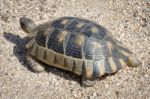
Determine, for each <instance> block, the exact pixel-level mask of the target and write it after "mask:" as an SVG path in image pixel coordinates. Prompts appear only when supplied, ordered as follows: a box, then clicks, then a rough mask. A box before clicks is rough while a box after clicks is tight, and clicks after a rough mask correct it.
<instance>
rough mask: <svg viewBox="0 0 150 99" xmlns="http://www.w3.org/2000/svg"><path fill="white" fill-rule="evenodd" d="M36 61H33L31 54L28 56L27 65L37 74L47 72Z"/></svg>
mask: <svg viewBox="0 0 150 99" xmlns="http://www.w3.org/2000/svg"><path fill="white" fill-rule="evenodd" d="M35 60H36V59H33V58H32V57H31V56H30V55H29V54H26V63H27V65H29V66H30V67H31V69H32V70H33V71H34V72H36V73H39V72H42V71H44V70H45V68H44V67H43V66H42V65H40V64H39V63H37V61H35Z"/></svg>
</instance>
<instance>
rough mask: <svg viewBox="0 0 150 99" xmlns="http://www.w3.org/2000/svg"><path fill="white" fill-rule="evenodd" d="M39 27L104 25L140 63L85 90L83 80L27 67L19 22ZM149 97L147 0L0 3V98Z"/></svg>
mask: <svg viewBox="0 0 150 99" xmlns="http://www.w3.org/2000/svg"><path fill="white" fill-rule="evenodd" d="M21 16H27V17H29V18H31V19H33V20H34V21H35V22H36V23H37V24H39V23H43V22H46V21H49V20H53V19H56V18H58V17H62V16H77V17H82V18H86V19H90V20H92V21H94V22H97V23H98V24H101V25H103V26H105V27H106V28H107V29H109V31H111V32H112V34H113V35H114V37H115V38H116V39H118V40H119V41H121V42H122V43H123V44H125V45H127V47H128V48H129V49H130V50H131V51H132V52H133V53H135V54H136V55H137V57H138V58H139V60H140V61H141V62H142V65H141V66H139V67H138V68H129V67H126V68H125V69H122V70H120V71H119V72H118V73H116V74H114V75H112V76H108V77H107V78H105V79H103V80H99V81H98V82H97V83H96V85H95V86H93V87H88V88H82V87H81V86H80V83H79V82H80V77H78V76H77V75H74V74H72V73H70V72H67V71H64V70H61V69H56V68H53V67H50V68H48V72H42V73H39V74H36V73H34V72H32V71H31V70H30V69H29V68H28V67H27V66H26V65H25V60H24V58H25V57H24V55H25V48H24V44H25V38H24V37H25V36H26V34H25V33H24V32H23V31H22V30H21V28H20V26H19V18H20V17H21ZM10 98H11V99H30V98H31V99H108V98H109V99H110V98H112V99H117V98H118V99H150V1H149V0H0V99H10Z"/></svg>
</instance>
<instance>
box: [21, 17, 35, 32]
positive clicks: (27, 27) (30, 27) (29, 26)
mask: <svg viewBox="0 0 150 99" xmlns="http://www.w3.org/2000/svg"><path fill="white" fill-rule="evenodd" d="M20 26H21V28H22V30H23V31H24V32H25V33H28V34H29V33H31V34H32V33H34V32H35V30H36V27H37V26H36V24H35V23H34V22H33V21H32V20H31V19H29V18H26V17H21V18H20Z"/></svg>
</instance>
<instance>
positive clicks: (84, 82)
mask: <svg viewBox="0 0 150 99" xmlns="http://www.w3.org/2000/svg"><path fill="white" fill-rule="evenodd" d="M95 84H96V78H95V77H92V78H87V76H86V70H85V68H84V67H83V70H82V79H81V86H83V87H91V86H93V85H95Z"/></svg>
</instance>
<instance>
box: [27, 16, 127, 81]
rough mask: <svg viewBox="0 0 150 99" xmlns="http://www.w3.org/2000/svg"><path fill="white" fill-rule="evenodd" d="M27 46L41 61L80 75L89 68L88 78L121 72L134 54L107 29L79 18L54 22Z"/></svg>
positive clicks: (40, 31) (38, 33) (68, 18)
mask: <svg viewBox="0 0 150 99" xmlns="http://www.w3.org/2000/svg"><path fill="white" fill-rule="evenodd" d="M42 26H43V27H44V24H43V25H41V26H40V28H42ZM27 46H28V47H27V48H28V49H29V50H30V54H31V55H32V56H33V57H35V58H37V59H38V60H40V61H42V62H44V63H46V64H49V65H52V66H55V67H58V68H62V69H65V70H68V71H72V72H74V73H75V74H78V75H82V72H83V69H85V72H86V77H87V78H91V77H93V76H94V77H100V76H102V75H104V74H106V73H107V74H110V73H114V72H117V71H118V70H119V69H121V68H122V67H123V66H125V65H126V63H127V60H128V56H129V54H130V51H129V50H128V49H126V48H124V47H123V46H121V44H120V43H119V42H118V41H117V40H115V39H114V37H113V36H112V35H111V33H110V32H109V31H107V30H106V29H105V28H104V27H102V26H101V25H98V24H96V23H94V22H92V21H89V20H86V19H80V18H76V17H63V18H59V19H56V20H54V21H52V22H51V25H50V26H49V27H48V28H46V29H41V30H40V29H39V30H38V32H37V34H36V36H35V38H33V39H32V40H31V41H30V42H29V43H28V44H27Z"/></svg>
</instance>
